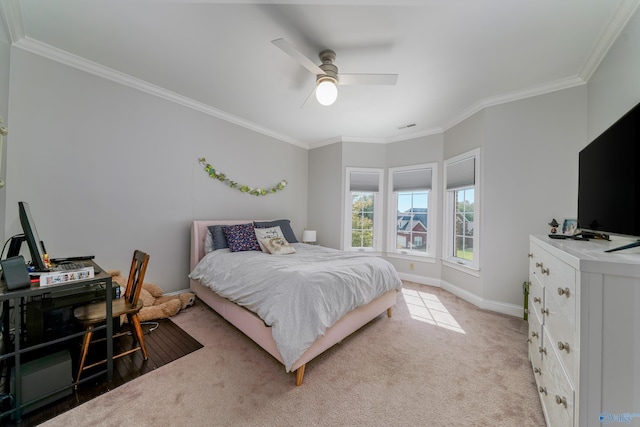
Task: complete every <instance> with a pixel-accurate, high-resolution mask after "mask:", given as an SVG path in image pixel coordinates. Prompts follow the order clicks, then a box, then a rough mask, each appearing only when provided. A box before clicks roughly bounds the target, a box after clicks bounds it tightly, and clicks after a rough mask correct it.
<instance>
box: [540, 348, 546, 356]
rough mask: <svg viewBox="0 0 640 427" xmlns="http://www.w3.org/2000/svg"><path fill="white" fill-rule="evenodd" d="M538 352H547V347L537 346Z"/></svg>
mask: <svg viewBox="0 0 640 427" xmlns="http://www.w3.org/2000/svg"><path fill="white" fill-rule="evenodd" d="M538 352H540V353H544V354H545V355H546V354H547V347H538Z"/></svg>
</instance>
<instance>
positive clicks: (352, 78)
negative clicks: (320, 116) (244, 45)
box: [271, 39, 398, 105]
mask: <svg viewBox="0 0 640 427" xmlns="http://www.w3.org/2000/svg"><path fill="white" fill-rule="evenodd" d="M271 43H273V44H274V45H276V46H277V47H279V48H280V49H282V50H283V51H284V52H285V53H286V54H288V55H289V56H291V57H292V58H293V59H295V60H296V61H298V62H299V63H300V64H301V65H302V66H303V67H305V68H306V69H307V70H309V71H311V72H312V73H313V74H314V75H315V76H316V87H315V89H314V91H315V93H316V99H317V100H318V102H319V103H320V104H322V105H331V104H333V103H334V102H335V100H336V99H337V97H338V88H337V87H336V85H395V84H396V82H397V81H398V75H397V74H341V73H338V67H336V65H335V64H334V63H333V61H335V59H336V53H335V52H334V51H332V50H329V49H327V50H323V51H322V52H320V55H319V56H320V61H322V63H321V64H320V65H316V64H315V63H314V62H313V61H312V60H310V59H309V58H307V57H306V56H304V55H303V54H302V53H300V51H299V50H298V49H296V48H295V47H294V46H293V45H292V44H291V43H289V42H288V41H286V40H285V39H275V40H272V41H271Z"/></svg>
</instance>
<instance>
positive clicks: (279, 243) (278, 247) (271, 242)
mask: <svg viewBox="0 0 640 427" xmlns="http://www.w3.org/2000/svg"><path fill="white" fill-rule="evenodd" d="M260 242H261V244H262V245H264V247H265V248H266V249H267V252H268V253H270V254H273V255H285V254H293V253H295V252H296V250H295V249H294V248H293V246H291V244H290V243H289V242H287V240H286V239H285V238H284V237H271V238H268V237H267V238H264V239H262V240H261V241H260Z"/></svg>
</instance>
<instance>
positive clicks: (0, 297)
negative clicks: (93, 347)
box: [0, 261, 113, 421]
mask: <svg viewBox="0 0 640 427" xmlns="http://www.w3.org/2000/svg"><path fill="white" fill-rule="evenodd" d="M82 263H83V264H85V265H86V266H93V267H94V269H95V271H99V273H98V274H96V275H95V277H94V278H92V279H86V280H76V281H73V282H66V283H60V284H56V285H52V286H44V287H40V285H39V284H38V283H35V284H32V285H31V287H30V288H25V289H19V290H14V291H8V290H7V286H6V284H5V283H4V281H0V301H2V303H3V305H4V309H3V325H4V328H3V329H4V330H3V334H8V333H9V323H10V319H9V302H10V301H11V300H13V301H14V310H16V316H15V319H17V320H16V325H15V335H14V349H13V351H10V352H7V353H4V354H2V355H0V361H2V360H6V359H10V358H14V359H15V396H14V399H15V400H14V402H15V404H14V405H13V408H12V409H11V410H9V411H6V412H3V413H0V419H1V418H2V417H4V416H5V415H8V414H12V413H13V415H14V418H15V419H16V420H17V421H20V419H21V418H22V407H24V406H26V405H27V404H29V403H32V402H22V399H21V397H22V373H21V369H20V363H21V362H20V359H21V355H22V354H24V353H27V352H29V351H34V350H38V349H42V348H45V347H48V346H52V345H54V344H59V343H61V342H64V341H67V340H70V339H73V338H76V337H80V336H82V335H83V334H84V332H78V333H74V334H71V335H68V336H65V337H61V338H57V339H53V340H49V341H45V342H43V343H40V344H36V345H31V346H28V347H24V348H21V344H22V343H21V338H20V333H21V329H22V319H23V314H24V313H23V306H24V305H23V304H22V302H23V301H24V300H25V299H26V298H30V297H36V296H39V295H43V294H47V293H50V292H53V291H62V290H73V289H76V288H77V289H80V288H86V286H87V285H91V286H99V285H105V287H106V293H105V298H106V305H107V319H110V318H111V313H112V298H113V297H112V295H113V290H112V283H111V275H110V274H108V273H107V272H105V271H104V270H103V269H102V268H100V267H99V266H98V265H97V264H96V263H95V262H93V261H83V262H82ZM100 328H105V329H106V336H107V368H106V370H103V371H101V372H98V373H96V374H94V375H91V376H88V377H86V378H83V379H82V381H81V382H84V381H87V380H90V379H92V378H95V377H96V376H99V375H102V374H104V373H105V371H106V373H107V380H108V381H111V380H112V379H113V322H106V325H105V326H101V327H100ZM97 329H98V328H96V330H97ZM6 350H10V349H5V351H6ZM7 380H8V377H7ZM63 389H66V387H65V388H63ZM51 394H53V393H51ZM47 396H48V395H46V396H42V397H41V398H45V397H47Z"/></svg>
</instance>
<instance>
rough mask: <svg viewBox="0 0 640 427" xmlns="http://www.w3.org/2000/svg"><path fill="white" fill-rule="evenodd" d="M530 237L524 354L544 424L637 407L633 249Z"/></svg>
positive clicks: (590, 420) (637, 285)
mask: <svg viewBox="0 0 640 427" xmlns="http://www.w3.org/2000/svg"><path fill="white" fill-rule="evenodd" d="M614 246H615V244H613V243H611V242H608V241H602V240H593V241H589V242H586V241H581V242H577V241H574V240H571V239H568V240H555V239H550V238H548V237H536V236H531V237H530V251H529V302H528V305H529V311H528V312H529V316H528V317H529V320H528V321H529V336H528V342H529V359H530V361H531V365H532V369H533V375H534V378H535V381H536V385H537V388H538V391H539V395H540V401H541V403H542V408H543V411H544V416H545V419H546V422H547V425H548V426H552V427H556V426H558V427H560V426H574V427H578V426H592V425H600V423H601V420H602V419H603V418H602V417H605V418H606V417H611V416H613V417H614V418H615V417H616V416H618V415H619V416H623V415H624V414H627V415H629V414H633V413H638V412H640V408H639V407H638V402H640V388H639V387H638V384H640V358H638V357H637V355H638V349H639V348H640V335H638V331H639V330H640V316H638V314H637V308H638V307H640V268H639V266H640V251H638V252H636V253H635V254H626V255H613V254H608V253H605V250H607V249H609V248H610V247H614Z"/></svg>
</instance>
